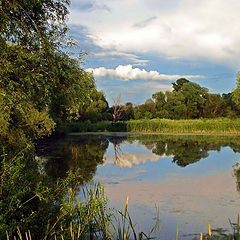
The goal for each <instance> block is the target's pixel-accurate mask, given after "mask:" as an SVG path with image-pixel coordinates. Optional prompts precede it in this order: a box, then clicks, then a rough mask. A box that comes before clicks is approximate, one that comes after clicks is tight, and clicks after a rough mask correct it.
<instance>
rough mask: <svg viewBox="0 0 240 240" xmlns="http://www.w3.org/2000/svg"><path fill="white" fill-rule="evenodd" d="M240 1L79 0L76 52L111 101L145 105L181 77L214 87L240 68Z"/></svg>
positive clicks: (73, 14) (73, 8)
mask: <svg viewBox="0 0 240 240" xmlns="http://www.w3.org/2000/svg"><path fill="white" fill-rule="evenodd" d="M239 9H240V1H239V0H168V1H167V0H72V1H71V5H70V9H69V10H70V15H69V19H68V26H69V29H70V36H71V38H73V39H74V41H75V42H76V44H77V45H76V46H75V47H73V48H72V49H71V52H70V53H71V54H73V55H76V54H78V53H80V52H85V53H87V54H86V56H85V57H84V61H83V63H82V67H83V68H84V69H86V71H89V72H92V73H93V75H94V78H95V79H96V84H97V88H98V89H99V90H103V91H104V93H105V96H106V98H107V100H108V101H109V102H110V104H111V103H112V101H113V99H115V98H116V96H119V95H121V101H122V103H125V102H129V101H130V102H133V103H134V104H140V103H143V102H145V101H146V100H147V99H148V98H151V96H152V94H153V93H155V92H158V91H171V89H172V83H173V82H174V81H176V80H177V79H178V78H180V77H185V78H187V79H189V80H191V81H193V82H196V83H198V84H200V85H201V86H204V87H207V88H208V89H209V91H210V92H212V93H227V92H230V91H232V90H233V89H234V87H235V84H236V74H237V72H238V71H239V70H240V57H239V56H240V31H239V29H240V14H239Z"/></svg>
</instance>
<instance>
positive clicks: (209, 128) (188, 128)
mask: <svg viewBox="0 0 240 240" xmlns="http://www.w3.org/2000/svg"><path fill="white" fill-rule="evenodd" d="M64 131H66V132H68V133H69V132H72V133H74V132H75V133H76V132H99V131H101V132H130V133H151V134H153V133H157V134H194V135H198V134H199V135H235V136H238V135H240V119H228V118H216V119H190V120H189V119H188V120H170V119H141V120H130V121H122V122H118V123H115V124H112V123H111V122H110V121H103V122H98V123H91V122H89V121H86V122H79V123H72V124H70V125H68V126H67V127H66V129H64Z"/></svg>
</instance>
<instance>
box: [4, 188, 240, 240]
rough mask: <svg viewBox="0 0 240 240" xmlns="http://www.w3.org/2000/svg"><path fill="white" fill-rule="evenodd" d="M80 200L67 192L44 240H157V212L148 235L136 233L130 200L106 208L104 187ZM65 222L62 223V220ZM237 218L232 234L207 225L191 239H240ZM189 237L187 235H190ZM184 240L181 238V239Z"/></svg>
mask: <svg viewBox="0 0 240 240" xmlns="http://www.w3.org/2000/svg"><path fill="white" fill-rule="evenodd" d="M81 191H82V195H83V197H82V199H81V200H79V199H78V200H76V194H75V193H74V192H73V189H72V188H69V189H68V192H67V194H66V198H65V202H64V203H63V204H62V211H61V214H60V215H59V217H58V219H57V220H56V222H54V223H52V224H51V225H49V222H50V221H49V222H48V226H46V229H47V230H46V232H45V233H44V234H43V238H42V239H44V240H46V239H61V240H67V239H68V240H74V239H86V240H94V239H95V240H100V239H102V240H113V239H116V240H150V239H160V238H159V234H160V230H159V224H160V219H159V212H156V215H157V217H156V222H155V224H154V225H153V226H152V228H151V229H149V232H148V233H144V232H138V231H137V230H136V227H137V225H136V224H134V220H133V219H132V218H131V216H130V214H129V198H128V196H127V197H126V201H125V203H124V205H123V208H121V209H114V208H109V206H108V200H107V197H106V195H105V191H104V187H103V186H102V185H101V184H92V185H90V186H88V187H86V186H85V187H82V188H81ZM64 219H65V220H64ZM239 221H240V220H239V215H238V216H237V221H236V223H235V222H232V221H231V220H230V219H229V223H230V226H231V229H232V233H230V232H227V231H226V230H224V229H222V228H216V229H215V228H213V226H211V224H210V223H208V224H207V226H206V229H207V231H206V232H205V233H204V232H200V233H193V234H191V235H192V237H193V238H192V239H200V240H203V239H209V240H211V239H212V240H214V239H218V240H231V239H232V240H235V239H239V238H240V223H239ZM13 232H15V233H14V239H19V240H22V239H26V240H35V239H36V238H35V237H33V236H34V235H32V232H31V230H29V229H28V230H21V226H17V227H16V229H15V231H14V230H13ZM183 236H187V235H182V233H181V226H179V225H178V224H177V225H176V238H175V239H176V240H180V239H182V237H183ZM189 236H190V235H189ZM183 238H184V237H183ZM6 239H7V240H10V239H11V238H10V237H9V233H8V232H7V231H6Z"/></svg>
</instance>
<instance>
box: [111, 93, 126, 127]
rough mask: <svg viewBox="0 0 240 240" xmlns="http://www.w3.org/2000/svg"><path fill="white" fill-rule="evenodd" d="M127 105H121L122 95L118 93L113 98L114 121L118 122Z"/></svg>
mask: <svg viewBox="0 0 240 240" xmlns="http://www.w3.org/2000/svg"><path fill="white" fill-rule="evenodd" d="M124 109H125V106H124V105H121V95H118V96H117V97H116V98H114V99H113V106H112V123H113V124H114V123H116V122H117V121H119V120H120V119H121V118H122V116H123V112H124Z"/></svg>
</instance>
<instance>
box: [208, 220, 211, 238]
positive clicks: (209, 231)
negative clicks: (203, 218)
mask: <svg viewBox="0 0 240 240" xmlns="http://www.w3.org/2000/svg"><path fill="white" fill-rule="evenodd" d="M208 235H209V236H210V237H211V236H212V229H211V225H210V223H209V224H208Z"/></svg>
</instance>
